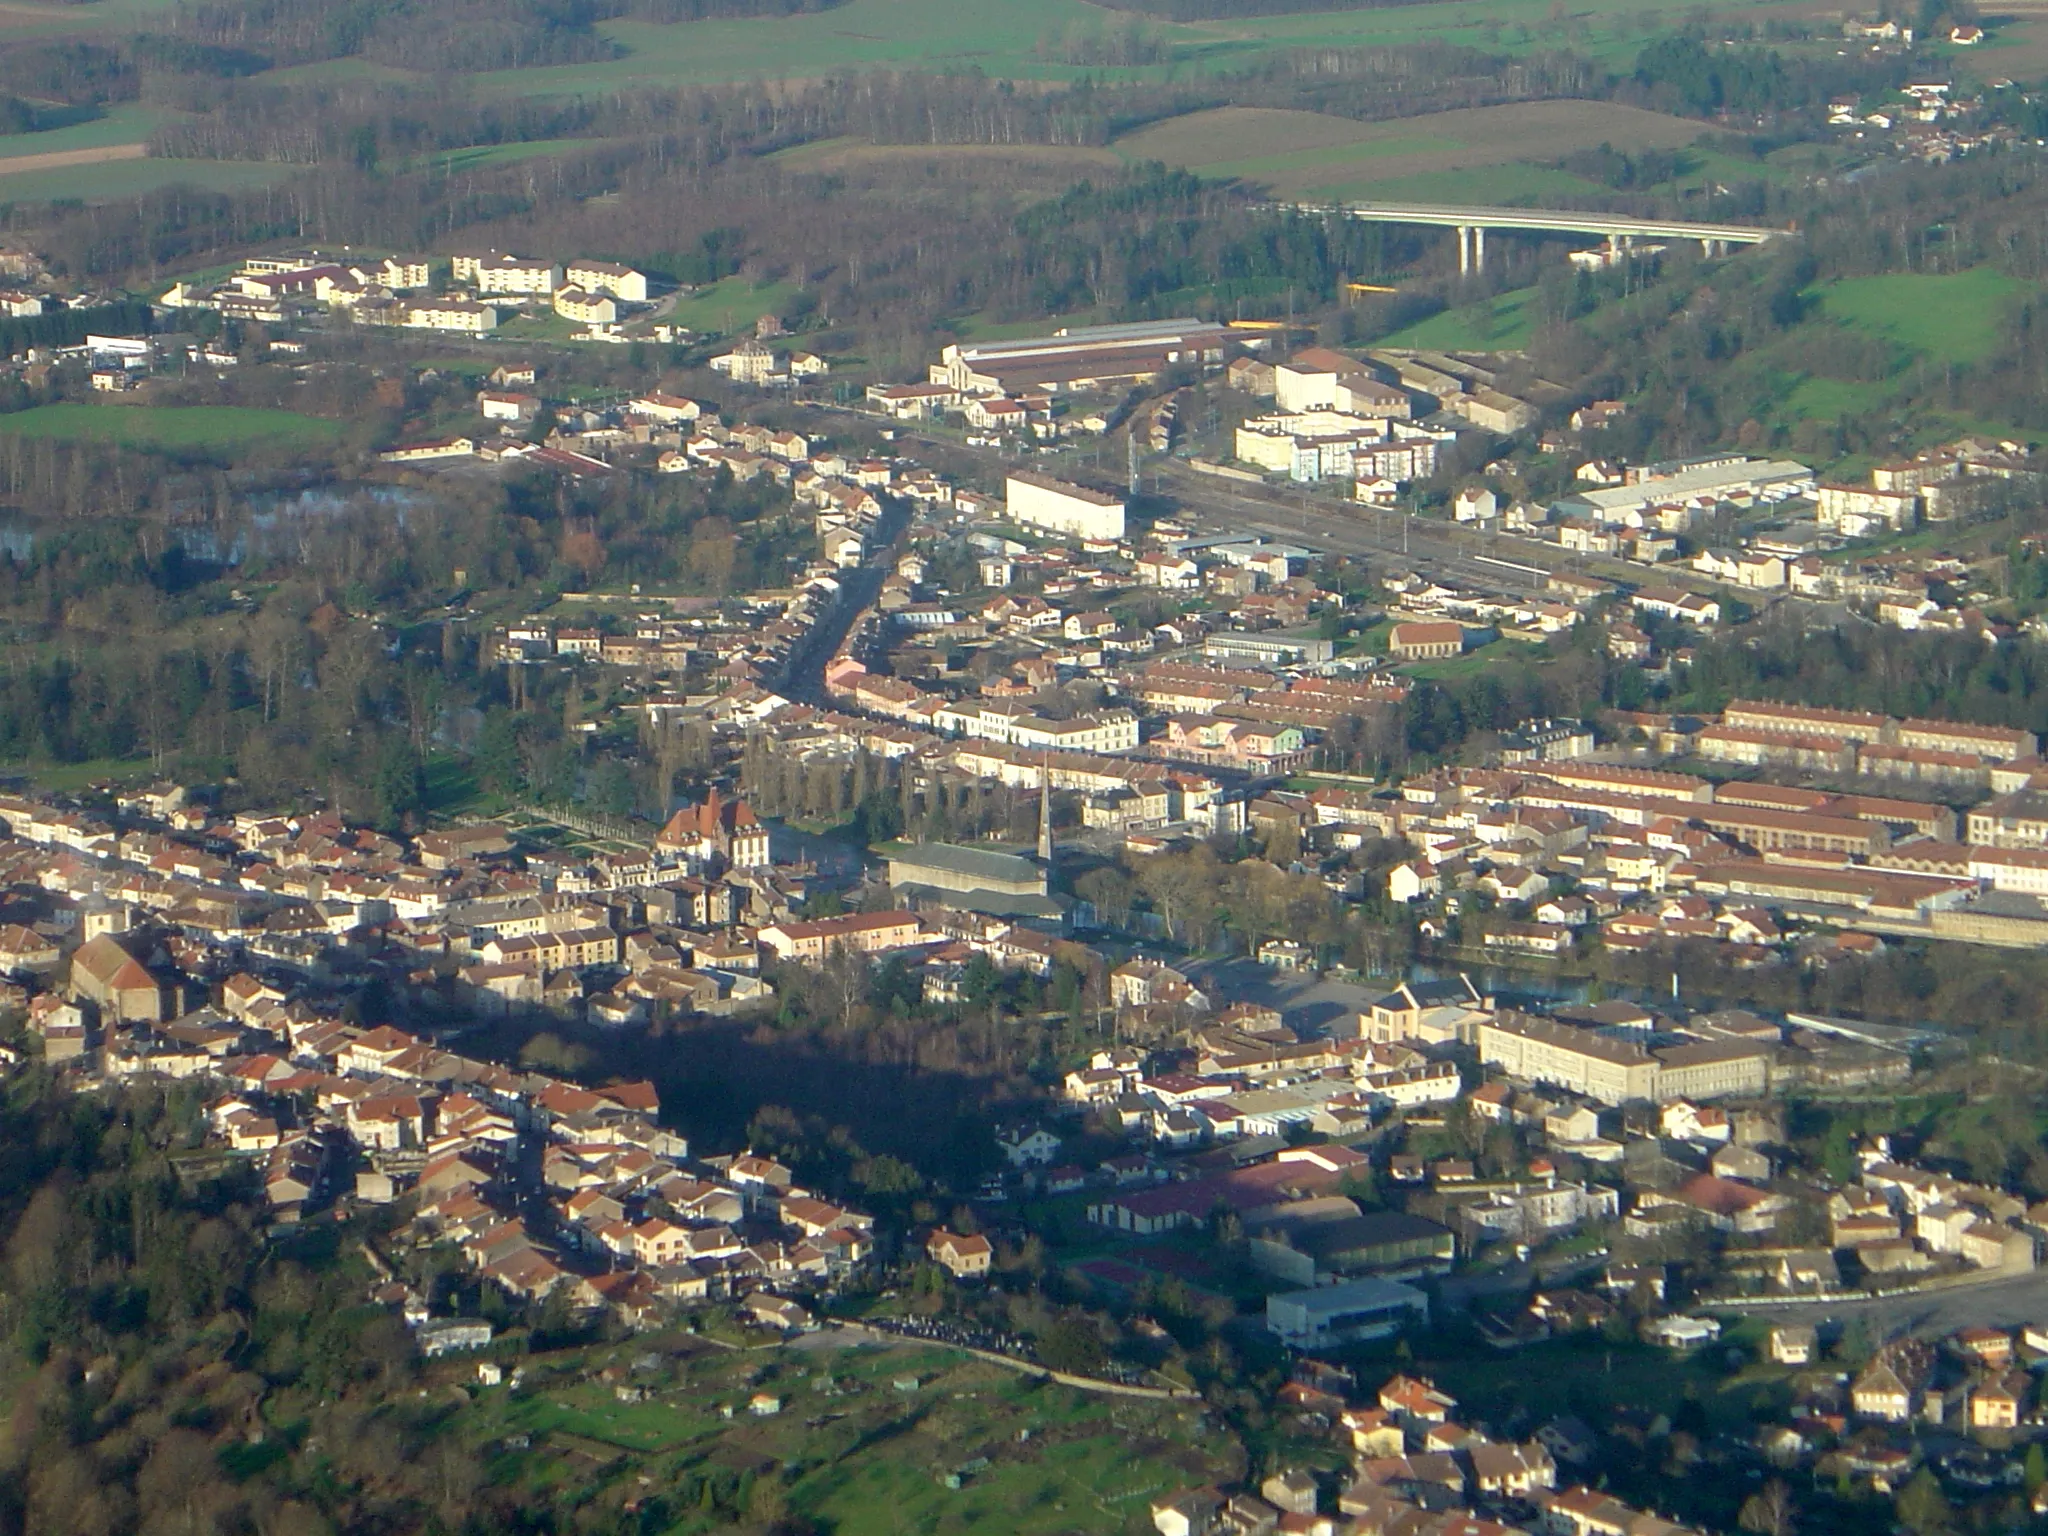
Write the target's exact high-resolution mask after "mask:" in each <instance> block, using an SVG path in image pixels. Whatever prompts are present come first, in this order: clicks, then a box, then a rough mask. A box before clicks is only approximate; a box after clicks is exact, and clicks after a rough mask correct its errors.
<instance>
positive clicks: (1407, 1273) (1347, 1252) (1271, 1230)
mask: <svg viewBox="0 0 2048 1536" xmlns="http://www.w3.org/2000/svg"><path fill="white" fill-rule="evenodd" d="M1318 1203H1320V1202H1318ZM1456 1252H1457V1239H1456V1238H1455V1237H1454V1236H1453V1235H1452V1234H1451V1230H1450V1228H1448V1227H1444V1226H1440V1225H1438V1224H1437V1223H1436V1222H1433V1221H1430V1220H1428V1219H1426V1218H1424V1217H1421V1216H1411V1215H1409V1214H1408V1213H1407V1212H1405V1211H1370V1212H1367V1213H1365V1214H1363V1215H1358V1216H1336V1217H1329V1218H1324V1219H1312V1220H1308V1221H1287V1220H1283V1219H1276V1220H1274V1221H1272V1222H1269V1223H1267V1224H1265V1225H1264V1226H1261V1227H1260V1228H1258V1229H1257V1230H1256V1231H1254V1232H1253V1233H1252V1235H1251V1258H1252V1263H1253V1264H1254V1265H1256V1266H1257V1267H1258V1268H1260V1269H1263V1270H1264V1271H1266V1273H1268V1274H1270V1275H1275V1276H1277V1277H1279V1278H1280V1279H1282V1280H1291V1281H1293V1282H1294V1283H1295V1284H1297V1285H1316V1284H1327V1283H1328V1282H1329V1281H1330V1280H1331V1279H1332V1278H1334V1277H1336V1276H1340V1275H1360V1276H1363V1275H1368V1274H1373V1273H1375V1272H1377V1273H1379V1274H1380V1275H1382V1276H1386V1277H1388V1278H1391V1277H1392V1275H1393V1274H1399V1275H1402V1276H1404V1277H1407V1278H1411V1279H1412V1278H1414V1277H1415V1276H1417V1275H1424V1274H1444V1273H1447V1272H1448V1271H1449V1270H1450V1267H1451V1260H1452V1258H1453V1256H1454V1255H1455V1254H1456Z"/></svg>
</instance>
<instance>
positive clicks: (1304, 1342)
mask: <svg viewBox="0 0 2048 1536" xmlns="http://www.w3.org/2000/svg"><path fill="white" fill-rule="evenodd" d="M1428 1321H1429V1298H1428V1297H1427V1296H1425V1295H1423V1293H1422V1292H1420V1291H1418V1290H1416V1289H1415V1287H1413V1286H1412V1285H1402V1284H1401V1283H1400V1282H1399V1281H1397V1280H1352V1281H1348V1282H1346V1283H1345V1284H1343V1285H1318V1286H1312V1287H1311V1288H1309V1289H1308V1290H1305V1291H1289V1292H1286V1293H1285V1294H1283V1295H1279V1296H1268V1297H1267V1298H1266V1326H1267V1328H1269V1329H1271V1330H1272V1331H1273V1332H1274V1333H1275V1334H1277V1335H1279V1337H1280V1339H1281V1340H1282V1342H1284V1343H1287V1344H1291V1345H1293V1346H1294V1347H1295V1348H1296V1349H1323V1348H1328V1347H1330V1346H1333V1345H1338V1344H1350V1343H1356V1342H1358V1341H1359V1340H1362V1339H1384V1338H1387V1337H1389V1336H1391V1335H1393V1334H1396V1333H1399V1332H1400V1331H1401V1330H1402V1329H1403V1328H1405V1327H1407V1326H1408V1325H1409V1324H1410V1323H1411V1322H1415V1323H1426V1322H1428Z"/></svg>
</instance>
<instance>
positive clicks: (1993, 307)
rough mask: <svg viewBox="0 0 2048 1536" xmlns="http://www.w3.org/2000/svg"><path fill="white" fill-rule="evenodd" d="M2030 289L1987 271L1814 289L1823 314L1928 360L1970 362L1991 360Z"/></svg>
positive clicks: (1846, 281) (1900, 276)
mask: <svg viewBox="0 0 2048 1536" xmlns="http://www.w3.org/2000/svg"><path fill="white" fill-rule="evenodd" d="M2026 291H2027V285H2026V284H2024V283H2022V282H2020V281H2019V280H2018V279H2017V278H2011V277H2007V276H2006V275H2005V274H2004V273H2002V272H1995V271H1993V270H1992V269H1991V268H1989V267H1973V268H1971V269H1970V270H1969V271H1967V272H1957V273H1953V274H1946V275H1944V274H1933V273H1893V274H1890V275H1888V276H1883V277H1848V278H1843V279H1841V280H1840V281H1838V282H1833V283H1826V284H1823V285H1822V286H1821V287H1820V288H1818V289H1815V290H1813V297H1815V298H1817V299H1818V300H1819V301H1820V306H1821V313H1822V314H1824V315H1826V316H1827V317H1829V318H1830V319H1834V320H1839V321H1841V322H1843V323H1844V324H1847V325H1850V326H1854V327H1855V328H1856V329H1858V330H1862V331H1869V332H1871V333H1872V334H1874V335H1878V336H1883V337H1886V338H1888V339H1890V340H1892V341H1896V342H1898V343H1900V344H1901V345H1903V346H1907V347H1911V348H1912V349H1913V350H1914V351H1916V352H1922V353H1925V354H1927V355H1928V356H1930V357H1936V358H1941V359H1943V360H1945V361H1948V362H1955V363H1971V362H1976V361H1978V360H1979V359H1981V358H1984V357H1987V356H1989V355H1990V354H1991V353H1992V352H1993V351H1994V350H1995V349H1996V348H1997V347H1998V345H1999V343H2000V341H2001V340H2002V338H2003V334H2004V322H2005V310H2006V305H2007V304H2008V302H2009V301H2010V300H2012V299H2013V298H2015V297H2017V296H2018V295H2019V294H2021V293H2024V292H2026Z"/></svg>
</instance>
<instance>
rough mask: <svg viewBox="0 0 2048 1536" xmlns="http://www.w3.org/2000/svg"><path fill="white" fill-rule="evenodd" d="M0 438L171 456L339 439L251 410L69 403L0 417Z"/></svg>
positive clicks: (330, 430)
mask: <svg viewBox="0 0 2048 1536" xmlns="http://www.w3.org/2000/svg"><path fill="white" fill-rule="evenodd" d="M0 433H12V434H14V435H15V436H18V437H42V438H53V439H56V440H58V441H60V442H100V443H120V444H123V445H124V446H127V447H131V448H164V449H169V450H172V451H174V452H175V451H178V450H181V449H182V450H187V451H190V450H199V451H204V450H208V449H215V448H223V449H233V448H248V447H252V446H255V445H258V444H276V445H279V446H282V447H298V448H314V447H320V446H323V445H325V444H328V443H333V442H336V441H338V440H339V439H340V437H341V435H342V424H341V423H340V422H336V421H323V420H321V419H320V418H318V417H315V416H301V415H299V414H297V413H296V412H294V411H273V410H264V409H260V408H257V407H254V406H240V405H168V406H150V405H84V404H71V405H39V406H37V407H35V408H34V409H33V410H28V411H15V412H13V413H11V414H9V415H0Z"/></svg>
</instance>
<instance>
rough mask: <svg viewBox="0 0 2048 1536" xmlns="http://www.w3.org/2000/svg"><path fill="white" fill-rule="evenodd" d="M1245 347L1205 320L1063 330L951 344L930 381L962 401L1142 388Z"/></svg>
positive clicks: (1234, 336) (1228, 332)
mask: <svg viewBox="0 0 2048 1536" xmlns="http://www.w3.org/2000/svg"><path fill="white" fill-rule="evenodd" d="M1244 340H1245V338H1244V337H1243V336H1242V335H1241V334H1237V333H1234V332H1232V331H1231V330H1230V329H1229V328H1228V327H1227V326H1222V325H1217V324H1215V323H1214V322H1213V321H1208V320H1194V319H1175V320H1147V321H1141V322H1138V323H1135V324H1130V325H1077V326H1063V327H1061V328H1060V329H1059V330H1057V331H1055V332H1053V334H1052V335H1050V336H1027V337H1019V338H1017V339H1015V340H1011V341H979V342H956V343H955V344H953V345H952V346H949V347H947V348H946V349H945V350H944V351H943V352H941V353H940V354H939V359H940V360H939V361H938V362H936V363H934V364H933V365H932V368H931V382H932V383H934V384H948V385H951V386H952V387H953V388H954V389H956V390H958V391H959V392H960V393H961V394H963V395H1011V394H1015V393H1017V392H1019V391H1023V392H1026V393H1034V392H1039V391H1046V392H1051V393H1058V392H1060V391H1063V390H1081V389H1092V388H1100V387H1106V386H1111V385H1118V386H1121V385H1129V384H1140V383H1145V382H1147V381H1149V380H1151V379H1154V378H1156V377H1157V376H1158V375H1159V374H1160V373H1162V372H1164V371H1165V370H1166V369H1167V368H1169V367H1171V366H1173V365H1174V364H1177V363H1194V364H1197V365H1199V366H1203V367H1210V366H1218V365H1220V364H1221V363H1222V361H1223V349H1224V348H1225V347H1226V346H1227V345H1229V343H1231V342H1232V341H1239V342H1243V341H1244Z"/></svg>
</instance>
